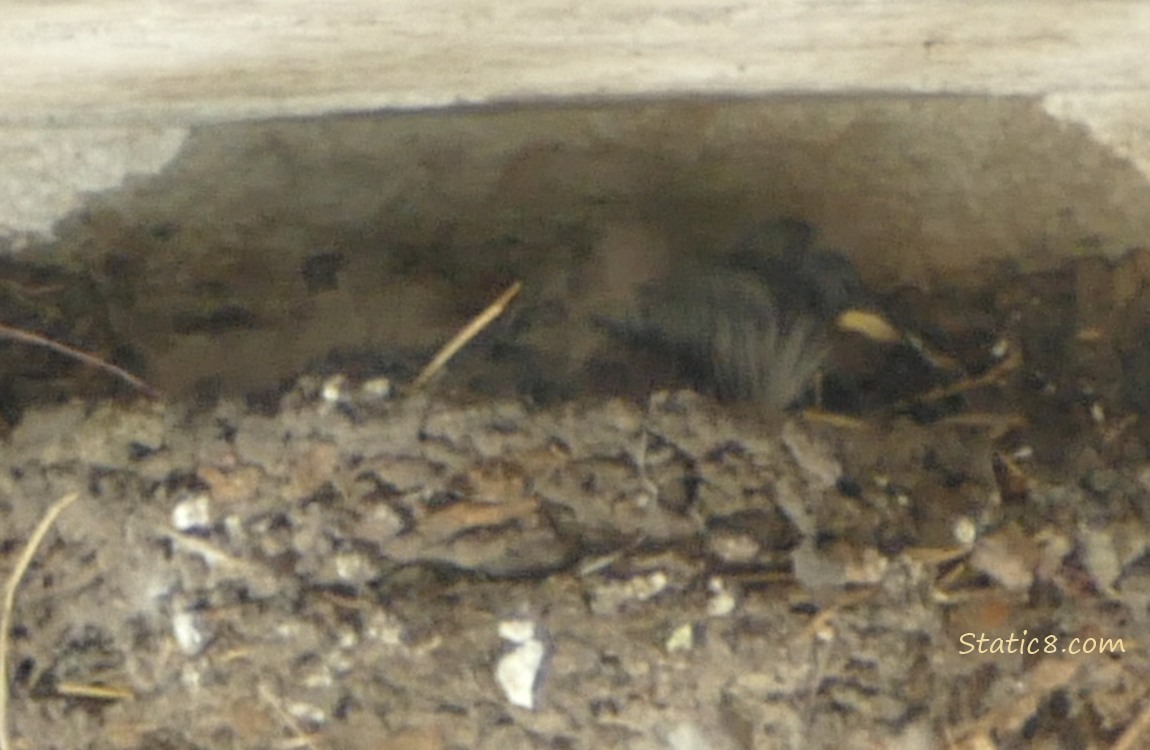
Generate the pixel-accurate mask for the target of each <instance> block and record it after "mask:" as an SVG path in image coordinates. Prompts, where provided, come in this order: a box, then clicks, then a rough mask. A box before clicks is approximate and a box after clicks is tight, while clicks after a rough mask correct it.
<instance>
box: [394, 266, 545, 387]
mask: <svg viewBox="0 0 1150 750" xmlns="http://www.w3.org/2000/svg"><path fill="white" fill-rule="evenodd" d="M522 288H523V282H522V281H516V282H515V283H514V284H512V285H511V286H509V287H507V290H506V291H504V292H503V294H501V295H499V298H498V299H496V300H495V301H494V302H492V303H491V304H490V305H488V306H487V309H485V310H484V311H483V312H481V313H479V314H478V315H476V316H475V317H474V318H472V319H471V322H470V323H468V324H467V325H465V326H464V327H463V328H462V329H461V330H460V331H459V333H457V334H455V335H454V336H452V337H451V340H450V341H448V342H447V343H446V344H444V345H443V348H442V349H440V350H439V351H438V352H437V353H436V355H435V356H434V357H433V358H432V360H431V361H430V362H428V363H427V366H426V367H424V368H423V371H422V372H420V373H419V376H418V377H416V379H415V381H414V382H413V383H412V384H411V387H412V388H422V387H423V386H425V385H427V383H428V381H430V380H431V379H432V378H433V377H435V375H436V373H438V372H439V371H440V370H442V369H443V366H444V365H446V364H447V362H448V360H450V359H451V358H452V357H454V356H455V355H456V353H458V352H459V350H460V349H462V348H463V347H465V346H467V342H468V341H471V339H473V338H475V337H476V336H477V335H479V332H480V331H482V330H483V329H484V328H486V327H487V326H489V325H491V321H493V320H495V319H496V318H498V317H499V316H500V315H502V314H503V311H504V310H506V309H507V305H509V304H510V303H511V300H513V299H515V295H517V294H519V290H520V289H522Z"/></svg>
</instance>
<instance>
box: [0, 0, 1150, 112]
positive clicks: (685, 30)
mask: <svg viewBox="0 0 1150 750" xmlns="http://www.w3.org/2000/svg"><path fill="white" fill-rule="evenodd" d="M1148 29H1150V9H1148V8H1147V7H1146V6H1145V5H1144V4H1143V3H1140V2H1137V0H1126V1H1124V2H1122V1H1112V2H1106V3H1097V2H1089V1H1083V0H1078V1H1076V2H1060V3H1057V4H1051V3H1049V2H1043V1H1042V0H1011V2H994V1H993V0H981V1H979V2H972V3H965V4H963V5H962V6H956V5H954V4H953V3H950V2H947V1H946V0H874V1H872V2H865V3H845V4H844V3H841V2H835V1H834V0H778V2H772V3H758V2H746V1H743V2H728V1H725V0H678V2H674V3H641V2H618V1H617V0H587V1H586V2H583V3H580V4H579V5H578V6H572V5H570V4H569V3H563V2H558V1H557V0H520V2H516V3H513V4H507V3H497V2H491V1H490V0H468V1H467V2H463V3H460V2H449V1H446V0H440V1H439V2H430V3H429V2H422V1H418V0H397V1H396V2H390V3H388V4H387V5H385V6H379V5H377V4H374V3H370V2H365V1H364V0H343V2H339V3H322V4H321V3H316V2H313V1H312V0H286V1H284V0H277V1H271V0H263V1H261V2H252V3H249V4H245V5H243V6H236V5H235V4H229V3H223V2H220V1H219V0H209V1H208V2H195V3H192V2H181V1H180V0H164V1H163V2H155V3H151V4H149V5H148V6H147V7H145V8H141V7H140V6H139V5H138V4H136V3H132V2H127V0H99V2H78V1H77V0H69V1H67V2H56V3H20V4H19V5H16V6H15V7H13V8H12V9H11V12H10V13H8V14H7V15H6V17H5V25H4V27H3V29H2V32H3V34H4V44H3V45H0V67H2V68H3V69H4V70H6V71H8V75H7V76H6V79H5V83H6V85H5V87H4V91H3V92H0V113H2V114H0V121H7V122H13V121H16V122H19V121H25V122H27V121H29V120H31V121H39V122H44V121H46V120H51V121H54V122H57V123H59V122H69V121H72V122H77V121H79V122H92V121H94V120H97V119H100V118H119V119H121V120H128V121H134V122H139V121H150V122H157V121H160V122H167V123H174V124H186V123H189V122H203V121H208V120H221V119H224V120H234V119H237V118H241V117H252V116H259V117H275V116H284V115H301V114H308V115H317V114H329V113H331V112H334V111H344V112H346V111H354V110H359V111H363V110H370V109H397V108H414V107H443V106H451V105H455V104H460V103H492V102H499V101H509V100H518V101H531V100H539V99H548V100H553V99H569V98H584V97H589V96H596V97H603V96H606V97H611V98H621V97H635V96H642V97H646V96H651V95H681V94H687V93H694V94H710V95H735V96H746V95H761V94H765V93H777V92H780V91H782V92H795V91H797V92H808V93H811V92H820V93H843V92H850V93H861V92H876V91H878V92H917V93H963V94H966V93H975V94H987V95H1013V94H1023V95H1037V96H1041V95H1043V94H1046V93H1050V92H1060V93H1064V92H1084V93H1090V92H1098V91H1100V90H1106V91H1127V92H1141V93H1142V94H1145V92H1146V85H1147V79H1146V71H1145V69H1144V66H1140V65H1137V64H1136V63H1137V62H1138V61H1140V59H1141V55H1142V52H1143V51H1144V49H1145V45H1146V40H1147V34H1148V33H1150V32H1148V31H1147V30H1148Z"/></svg>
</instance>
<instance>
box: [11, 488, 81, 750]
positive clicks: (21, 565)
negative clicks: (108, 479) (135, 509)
mask: <svg viewBox="0 0 1150 750" xmlns="http://www.w3.org/2000/svg"><path fill="white" fill-rule="evenodd" d="M79 496H80V494H79V493H78V492H73V493H70V494H68V495H64V497H62V498H60V499H59V500H57V501H56V502H55V503H54V504H53V505H52V507H50V508H48V511H47V512H46V513H45V514H44V517H43V518H41V519H40V523H39V524H37V526H36V529H35V531H33V532H32V536H31V537H29V539H28V543H27V544H25V545H24V550H23V551H22V552H21V553H20V557H19V558H17V560H16V566H15V567H14V568H12V572H11V573H10V574H9V576H8V581H7V582H6V583H5V585H4V605H3V609H0V750H11V747H12V745H11V742H10V740H9V736H8V641H9V635H10V631H11V630H12V610H13V608H14V607H15V606H16V589H17V588H19V586H20V581H21V579H23V578H24V574H25V573H26V572H27V571H28V566H29V565H31V564H32V558H33V557H35V555H36V550H37V549H39V548H40V543H41V542H42V541H44V536H45V535H46V534H47V533H48V530H49V529H50V528H52V524H53V523H54V522H55V521H56V517H57V516H59V515H60V514H61V513H62V512H63V511H64V509H65V508H67V507H68V506H69V505H71V504H72V503H73V502H74V501H75V500H76V498H78V497H79Z"/></svg>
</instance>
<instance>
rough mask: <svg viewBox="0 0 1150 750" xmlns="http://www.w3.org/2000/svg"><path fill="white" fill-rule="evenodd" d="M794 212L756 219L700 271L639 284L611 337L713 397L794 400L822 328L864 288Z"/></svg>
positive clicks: (820, 345)
mask: <svg viewBox="0 0 1150 750" xmlns="http://www.w3.org/2000/svg"><path fill="white" fill-rule="evenodd" d="M813 240H814V230H813V229H812V228H811V227H810V226H809V225H808V224H806V223H804V222H801V221H797V220H795V219H778V220H771V221H767V222H763V223H762V224H760V225H758V226H756V227H755V229H754V230H752V231H751V232H750V233H749V234H747V235H746V236H745V237H744V238H743V239H742V240H741V241H739V242H738V243H736V244H735V245H734V246H733V247H731V248H730V249H728V250H727V251H726V252H724V253H722V254H721V255H720V256H719V258H718V259H717V260H716V261H714V263H713V265H712V266H709V267H706V268H704V269H700V268H698V267H697V266H696V265H695V264H684V265H683V266H682V267H678V268H674V269H672V270H671V271H670V272H669V273H668V274H667V275H666V276H664V277H662V278H660V279H657V280H655V281H652V282H650V283H648V284H646V285H644V286H643V287H641V288H640V290H639V294H638V299H637V302H636V304H635V306H634V309H633V310H632V311H631V313H630V314H628V315H626V316H625V317H623V319H622V320H616V321H606V322H605V324H606V326H607V328H608V330H609V331H610V332H611V333H612V335H613V336H614V337H615V338H616V339H618V340H620V341H623V342H624V343H625V344H627V345H629V346H632V347H634V348H636V349H638V350H641V351H643V352H644V353H645V354H647V355H649V356H650V357H653V358H655V359H656V360H657V361H659V362H662V363H664V364H665V365H666V366H667V367H668V368H670V371H671V373H672V374H673V376H674V377H675V378H676V379H679V380H682V381H684V382H685V383H686V384H688V385H690V386H691V387H693V388H695V389H696V390H698V391H700V392H704V393H711V394H712V395H714V396H716V397H717V398H719V399H721V400H724V401H730V402H739V403H752V404H755V405H757V406H759V407H761V408H764V409H765V410H769V411H780V410H783V409H786V408H788V407H790V406H794V405H795V404H796V403H797V402H798V401H799V400H800V399H801V398H802V396H803V395H804V394H805V393H806V392H807V391H808V388H809V387H810V385H811V382H812V380H813V378H814V376H815V373H816V372H817V371H818V370H819V368H820V366H821V365H822V363H823V361H824V359H825V357H826V355H827V352H828V346H829V345H828V335H829V333H830V331H831V329H832V327H833V326H834V324H835V320H836V319H837V318H838V316H839V315H840V314H841V313H842V312H844V311H845V310H847V309H849V308H852V307H854V306H856V305H858V304H860V303H861V302H862V301H863V300H864V299H865V297H866V289H865V286H864V285H863V283H862V280H861V279H860V278H859V276H858V273H857V272H856V271H855V269H854V266H853V265H851V263H850V261H849V260H848V259H847V258H846V256H845V255H843V254H842V253H840V252H838V251H833V250H824V249H818V248H816V247H814V244H813Z"/></svg>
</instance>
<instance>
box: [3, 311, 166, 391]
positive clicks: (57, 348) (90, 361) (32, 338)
mask: <svg viewBox="0 0 1150 750" xmlns="http://www.w3.org/2000/svg"><path fill="white" fill-rule="evenodd" d="M0 338H5V339H10V340H12V341H19V342H20V343H22V344H31V345H33V346H42V347H44V348H45V349H51V350H52V351H54V352H56V353H57V354H63V355H64V356H65V357H70V358H72V359H75V360H77V361H80V362H83V363H84V364H86V365H88V366H89V367H95V368H96V369H98V370H103V371H104V372H107V373H111V374H112V375H114V376H116V377H117V378H119V379H120V380H123V381H124V382H125V383H128V384H129V385H131V386H132V387H134V388H138V389H139V390H141V391H143V392H144V393H146V394H148V395H149V396H155V395H156V390H155V389H154V388H152V386H150V385H148V384H147V383H145V382H144V381H142V380H140V379H139V378H137V377H136V376H135V375H133V374H132V373H130V372H128V371H127V370H125V369H123V368H122V367H116V366H115V365H114V364H112V363H110V362H105V361H104V360H102V359H100V358H99V357H97V356H96V355H94V354H88V353H87V352H82V351H80V350H79V349H73V348H72V347H70V346H68V345H67V344H61V343H60V342H58V341H53V340H52V339H50V338H47V337H45V336H41V335H40V334H38V333H32V332H31V331H25V330H22V329H20V328H13V327H12V326H6V325H4V324H3V323H0Z"/></svg>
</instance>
